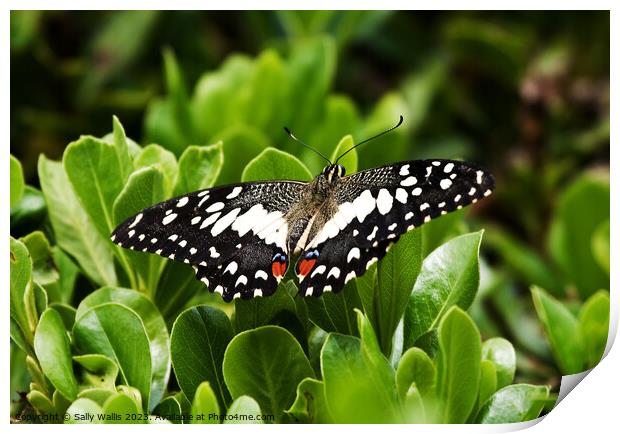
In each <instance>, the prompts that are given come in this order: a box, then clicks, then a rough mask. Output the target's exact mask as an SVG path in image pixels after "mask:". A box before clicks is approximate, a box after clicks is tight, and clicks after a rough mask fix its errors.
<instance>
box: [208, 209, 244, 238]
mask: <svg viewBox="0 0 620 434" xmlns="http://www.w3.org/2000/svg"><path fill="white" fill-rule="evenodd" d="M239 211H241V208H235V209H234V210H232V211H231V212H229V213H228V214H226V215H225V216H224V217H222V218H221V219H219V220H218V221H217V223H215V224H214V225H213V227H212V228H211V235H213V236H214V237H215V236H217V235H219V234H221V233H222V232H223V231H224V229H226V228H227V227H228V226H230V225H231V224H232V222H234V221H235V219H236V218H237V214H239Z"/></svg>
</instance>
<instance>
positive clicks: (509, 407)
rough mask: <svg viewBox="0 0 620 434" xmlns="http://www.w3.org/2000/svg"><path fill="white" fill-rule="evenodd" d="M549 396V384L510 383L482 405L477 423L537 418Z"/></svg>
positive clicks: (520, 420)
mask: <svg viewBox="0 0 620 434" xmlns="http://www.w3.org/2000/svg"><path fill="white" fill-rule="evenodd" d="M548 396H549V386H533V385H531V384H512V385H510V386H506V387H504V388H503V389H500V390H498V391H497V392H495V394H494V395H493V396H491V398H489V400H487V401H486V403H485V404H484V405H483V406H482V408H481V409H480V412H479V413H478V417H477V419H476V421H477V422H478V423H515V422H524V421H527V420H532V419H535V418H537V417H538V416H539V415H540V412H541V411H542V409H543V407H544V405H545V401H546V399H547V398H548Z"/></svg>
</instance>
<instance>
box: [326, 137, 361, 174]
mask: <svg viewBox="0 0 620 434" xmlns="http://www.w3.org/2000/svg"><path fill="white" fill-rule="evenodd" d="M354 145H355V144H354V143H353V137H352V136H350V135H347V136H344V137H343V138H342V139H341V140H340V142H338V145H336V147H335V148H334V151H333V152H332V154H331V157H329V159H330V160H331V161H333V162H334V163H335V162H336V159H337V158H338V157H340V156H341V155H342V154H344V153H345V152H346V153H347V154H346V155H344V156H343V157H342V158H341V159H340V161H338V164H341V165H343V166H344V168H345V171H346V174H347V175H351V174H353V173H355V172H357V149H353V150H352V151H350V152H347V151H349V149H351V148H353V146H354Z"/></svg>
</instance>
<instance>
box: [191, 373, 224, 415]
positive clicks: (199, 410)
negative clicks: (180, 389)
mask: <svg viewBox="0 0 620 434" xmlns="http://www.w3.org/2000/svg"><path fill="white" fill-rule="evenodd" d="M214 414H216V415H218V416H219V414H220V406H219V405H218V403H217V398H216V397H215V394H214V393H213V389H211V385H210V384H209V382H208V381H205V382H203V383H200V385H199V386H198V388H197V389H196V393H195V394H194V400H193V401H192V423H219V422H220V420H219V419H218V418H214V417H213V415H214Z"/></svg>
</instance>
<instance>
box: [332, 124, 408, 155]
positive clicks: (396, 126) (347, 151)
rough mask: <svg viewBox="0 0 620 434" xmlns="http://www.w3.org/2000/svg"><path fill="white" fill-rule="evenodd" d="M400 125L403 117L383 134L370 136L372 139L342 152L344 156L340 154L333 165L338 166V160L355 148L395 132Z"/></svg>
mask: <svg viewBox="0 0 620 434" xmlns="http://www.w3.org/2000/svg"><path fill="white" fill-rule="evenodd" d="M402 123H403V115H400V120H399V121H398V123H397V124H396V125H394V126H393V127H392V128H390V129H388V130H385V131H383V132H381V133H379V134H377V135H376V136H372V137H371V138H369V139H366V140H362V141H361V142H359V143H358V144H357V145H355V146H353V147H351V148H349V149H347V150H346V151H345V152H344V154H340V156H339V157H338V158H336V162H335V163H334V164H338V160H340V159H341V158H342V157H344V156H345V155H347V153H349V152H351V151H352V150H354V149H355V148H357V147H358V146H360V145H363V144H364V143H366V142H370V141H371V140H374V139H376V138H377V137H381V136H382V135H384V134H387V133H389V132H390V131H392V130H395V129H396V128H398V127H400V125H401V124H402Z"/></svg>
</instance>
